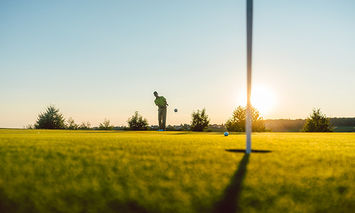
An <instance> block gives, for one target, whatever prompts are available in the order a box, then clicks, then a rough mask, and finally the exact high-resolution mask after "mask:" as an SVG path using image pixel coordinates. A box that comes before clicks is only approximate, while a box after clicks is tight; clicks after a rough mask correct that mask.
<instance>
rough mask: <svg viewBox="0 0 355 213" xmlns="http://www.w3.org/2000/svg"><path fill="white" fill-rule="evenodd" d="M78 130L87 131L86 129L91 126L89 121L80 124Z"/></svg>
mask: <svg viewBox="0 0 355 213" xmlns="http://www.w3.org/2000/svg"><path fill="white" fill-rule="evenodd" d="M78 129H81V130H88V129H91V124H90V122H89V121H87V122H81V124H80V125H79V127H78Z"/></svg>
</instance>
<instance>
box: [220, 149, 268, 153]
mask: <svg viewBox="0 0 355 213" xmlns="http://www.w3.org/2000/svg"><path fill="white" fill-rule="evenodd" d="M226 151H227V152H239V153H245V149H226ZM251 152H255V153H269V152H272V151H271V150H260V149H259V150H258V149H252V150H251Z"/></svg>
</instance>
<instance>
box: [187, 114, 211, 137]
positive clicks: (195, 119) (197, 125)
mask: <svg viewBox="0 0 355 213" xmlns="http://www.w3.org/2000/svg"><path fill="white" fill-rule="evenodd" d="M209 123H210V119H209V118H208V115H207V114H206V109H203V110H201V111H200V110H197V112H193V113H192V121H191V130H192V131H199V132H201V131H203V130H204V129H205V128H206V127H208V125H209Z"/></svg>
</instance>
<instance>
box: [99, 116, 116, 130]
mask: <svg viewBox="0 0 355 213" xmlns="http://www.w3.org/2000/svg"><path fill="white" fill-rule="evenodd" d="M99 129H100V130H112V129H113V125H111V122H110V120H108V119H105V120H104V122H102V123H100V124H99Z"/></svg>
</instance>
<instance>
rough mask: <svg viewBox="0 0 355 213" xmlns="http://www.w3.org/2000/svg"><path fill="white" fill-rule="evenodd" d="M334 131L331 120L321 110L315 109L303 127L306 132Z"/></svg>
mask: <svg viewBox="0 0 355 213" xmlns="http://www.w3.org/2000/svg"><path fill="white" fill-rule="evenodd" d="M332 129H333V128H332V126H331V125H330V120H329V118H327V116H326V115H325V114H323V113H322V112H321V111H320V109H313V112H312V114H311V115H310V116H309V117H308V118H307V119H306V123H305V124H304V127H303V131H305V132H332V131H333V130H332Z"/></svg>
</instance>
